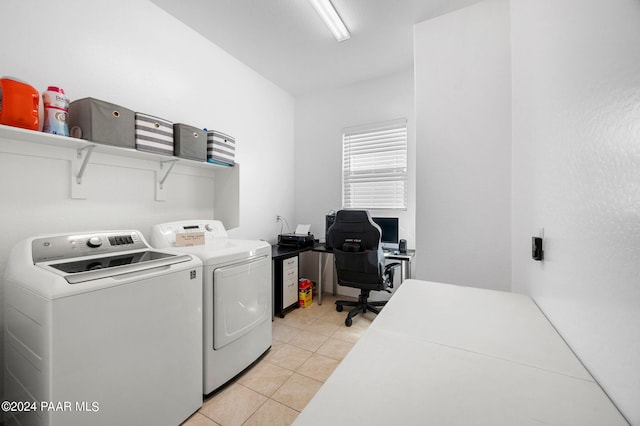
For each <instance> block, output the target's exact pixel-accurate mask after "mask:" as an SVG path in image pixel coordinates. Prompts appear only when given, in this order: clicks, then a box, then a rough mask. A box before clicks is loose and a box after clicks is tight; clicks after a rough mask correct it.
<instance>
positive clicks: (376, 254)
mask: <svg viewBox="0 0 640 426" xmlns="http://www.w3.org/2000/svg"><path fill="white" fill-rule="evenodd" d="M380 235H381V231H380V228H379V227H378V225H376V224H375V223H374V222H373V220H372V219H371V216H370V215H369V212H368V211H366V210H340V211H338V213H336V218H335V222H334V223H333V225H332V226H331V227H330V228H329V230H328V231H327V236H326V239H327V247H332V248H333V256H334V259H335V264H336V273H337V276H338V284H340V285H343V286H347V287H353V288H359V289H360V296H358V301H357V302H355V301H350V300H338V301H336V310H337V311H338V312H342V310H343V309H344V306H353V309H351V311H349V313H348V315H347V319H346V320H345V321H344V324H345V325H346V326H347V327H351V324H352V323H353V319H352V318H353V317H355V316H356V315H358V314H359V313H360V312H362V313H365V312H367V311H371V312H375V313H376V314H379V313H380V309H379V308H378V307H381V306H384V305H385V304H386V303H387V302H384V301H380V302H378V301H369V300H368V298H369V294H370V293H371V291H372V290H373V291H383V290H386V291H389V290H387V287H391V288H392V287H393V275H394V268H395V267H396V266H398V265H400V263H398V262H395V263H390V264H389V265H387V266H385V262H384V254H383V252H382V247H381V245H380Z"/></svg>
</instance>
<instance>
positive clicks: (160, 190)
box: [156, 160, 178, 201]
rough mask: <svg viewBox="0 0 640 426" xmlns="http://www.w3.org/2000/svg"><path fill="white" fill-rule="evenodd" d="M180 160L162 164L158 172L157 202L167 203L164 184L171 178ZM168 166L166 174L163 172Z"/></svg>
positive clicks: (162, 162)
mask: <svg viewBox="0 0 640 426" xmlns="http://www.w3.org/2000/svg"><path fill="white" fill-rule="evenodd" d="M177 162H178V160H167V161H161V162H160V168H159V170H156V201H165V200H166V199H167V195H166V192H165V188H164V183H165V181H166V180H167V178H168V177H169V174H170V173H171V170H173V166H175V165H176V163H177ZM166 164H168V165H169V167H168V168H167V171H166V172H163V169H164V168H165V165H166Z"/></svg>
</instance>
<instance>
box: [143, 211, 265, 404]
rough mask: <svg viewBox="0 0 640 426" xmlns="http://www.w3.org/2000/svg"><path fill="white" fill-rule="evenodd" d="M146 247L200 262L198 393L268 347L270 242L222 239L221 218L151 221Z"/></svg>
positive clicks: (214, 385)
mask: <svg viewBox="0 0 640 426" xmlns="http://www.w3.org/2000/svg"><path fill="white" fill-rule="evenodd" d="M150 240H151V245H152V246H154V247H157V248H171V249H173V250H177V251H178V252H181V253H189V254H193V255H195V256H198V257H199V258H200V259H201V260H202V263H203V274H202V276H203V292H202V294H203V304H202V306H203V311H204V312H203V313H204V315H203V319H204V324H203V373H204V376H203V378H204V380H203V393H204V394H205V395H206V394H209V393H211V392H213V391H215V390H216V389H218V388H219V387H220V386H222V385H223V384H225V383H226V382H228V381H229V380H231V379H232V378H233V377H235V376H236V375H238V374H239V373H241V372H242V371H243V370H245V369H246V368H247V367H248V366H250V365H251V364H252V363H253V362H255V361H256V360H257V359H258V358H259V357H260V356H261V355H262V354H264V353H265V352H266V351H267V350H268V349H269V348H270V347H271V310H272V289H271V246H270V245H269V243H267V242H265V241H258V240H240V239H232V238H229V237H228V234H227V232H226V230H225V228H224V225H223V224H222V222H220V221H217V220H189V221H179V222H171V223H163V224H159V225H155V226H154V227H153V228H152V230H151V238H150Z"/></svg>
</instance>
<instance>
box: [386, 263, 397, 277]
mask: <svg viewBox="0 0 640 426" xmlns="http://www.w3.org/2000/svg"><path fill="white" fill-rule="evenodd" d="M396 266H400V262H393V263H389V264H388V265H385V267H384V273H385V274H386V273H388V272H389V270H390V269H391V268H395V267H396Z"/></svg>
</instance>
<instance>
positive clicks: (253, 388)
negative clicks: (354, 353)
mask: <svg viewBox="0 0 640 426" xmlns="http://www.w3.org/2000/svg"><path fill="white" fill-rule="evenodd" d="M336 299H337V297H336V296H332V295H328V294H327V295H323V300H322V305H318V304H317V300H316V299H314V300H313V303H312V304H311V305H310V306H308V307H306V308H300V309H296V310H293V311H291V312H289V313H288V314H287V315H286V316H285V318H279V317H276V318H275V320H274V321H273V323H272V324H273V344H272V346H271V350H270V351H269V352H267V354H266V355H265V356H263V357H262V358H261V359H260V361H259V362H257V363H256V364H254V365H253V366H252V367H251V368H249V369H248V370H246V371H245V372H244V373H242V374H241V375H239V376H238V377H236V378H235V379H234V380H232V381H231V382H230V383H229V384H227V385H225V386H224V387H223V388H222V389H220V390H218V391H217V392H216V393H214V394H213V395H212V396H210V397H209V398H207V399H206V400H205V401H204V403H203V404H202V407H201V408H200V410H199V411H198V412H197V413H195V414H194V415H192V416H191V417H190V418H189V419H188V420H187V421H185V422H184V423H183V426H216V425H220V426H234V425H244V426H254V425H255V426H258V425H259V426H265V425H273V426H276V425H283V426H285V425H290V424H291V423H293V421H294V420H295V418H296V417H297V416H298V414H299V413H300V411H302V409H303V408H304V407H305V406H306V405H307V403H308V402H309V401H310V400H311V398H313V396H314V395H315V393H316V392H317V391H318V389H320V386H322V384H323V383H324V381H325V380H327V378H328V377H329V376H330V375H331V373H332V372H333V370H334V369H335V368H336V367H337V366H338V364H339V363H340V361H341V360H342V359H343V358H344V356H345V355H346V354H347V353H348V352H349V351H350V350H351V348H352V347H353V345H354V344H355V343H356V342H357V341H358V339H359V338H360V336H361V335H362V333H364V331H365V330H366V329H367V328H368V327H369V325H370V324H371V322H372V321H373V319H374V318H375V314H373V313H371V312H367V313H366V314H365V315H364V316H363V315H358V316H356V317H355V318H354V319H353V325H352V326H351V327H346V326H345V325H344V320H345V318H346V315H347V313H346V310H345V311H343V312H337V311H336V308H335V301H336ZM340 299H344V297H342V296H340Z"/></svg>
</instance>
